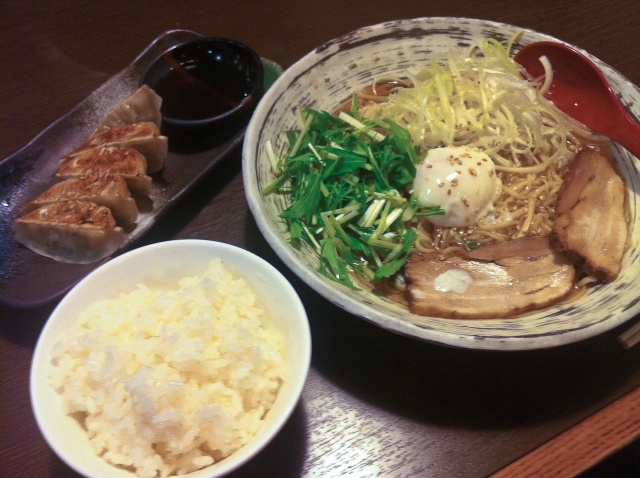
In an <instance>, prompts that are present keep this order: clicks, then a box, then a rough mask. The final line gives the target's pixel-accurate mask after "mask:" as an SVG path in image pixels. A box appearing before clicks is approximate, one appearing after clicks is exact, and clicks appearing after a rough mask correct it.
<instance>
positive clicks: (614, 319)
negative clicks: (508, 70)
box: [243, 17, 640, 350]
mask: <svg viewBox="0 0 640 478" xmlns="http://www.w3.org/2000/svg"><path fill="white" fill-rule="evenodd" d="M465 25H470V26H469V27H468V28H469V30H470V31H471V30H473V29H476V30H482V31H483V33H484V30H485V29H487V28H493V29H495V30H497V31H501V32H504V33H503V36H504V38H503V39H506V38H508V37H509V36H510V35H511V33H513V32H515V31H517V30H522V31H523V32H524V36H525V37H527V38H529V39H528V41H526V40H524V39H523V41H522V44H524V43H529V42H531V41H539V40H550V41H557V42H560V43H565V44H568V43H566V42H563V41H562V40H558V39H556V38H554V37H551V36H549V35H546V34H542V33H539V32H535V31H533V30H528V29H525V28H519V27H516V26H513V25H508V24H504V23H498V22H492V21H486V20H477V19H470V18H458V17H424V18H417V19H407V20H397V21H391V22H386V23H381V24H377V25H372V26H368V27H363V28H361V29H358V30H355V31H352V32H350V33H347V34H346V35H343V36H341V37H339V38H336V39H334V40H330V41H329V42H326V43H325V44H323V45H321V46H319V47H317V48H316V49H314V50H313V51H311V52H310V53H308V54H307V55H305V56H304V57H302V58H301V59H300V60H298V61H297V62H296V63H294V64H293V65H292V66H291V67H289V68H288V69H287V70H286V71H285V72H284V74H283V75H282V76H281V77H280V79H279V80H278V81H277V82H276V83H275V84H274V85H273V87H272V88H271V89H270V91H268V92H267V94H266V95H265V97H264V98H263V100H262V101H261V103H260V104H259V105H258V108H257V109H256V111H255V112H254V115H253V117H252V120H251V122H250V123H249V127H248V128H247V133H246V136H245V142H244V148H243V175H244V185H245V191H246V195H247V201H248V203H249V206H250V209H251V211H252V213H253V215H254V218H255V220H256V222H257V224H258V227H259V229H260V230H261V232H262V233H263V235H264V236H265V238H266V240H267V242H268V243H269V244H270V245H271V247H272V248H273V249H274V250H275V252H276V253H277V254H278V256H279V257H280V258H281V259H282V260H283V261H284V262H285V264H286V265H287V266H288V267H289V268H291V269H292V270H293V271H294V272H295V273H296V274H297V275H298V276H299V277H300V278H301V279H302V280H303V281H305V282H306V283H307V284H308V285H309V286H310V287H312V288H313V289H315V290H316V291H317V292H318V293H320V294H321V295H323V296H324V297H325V298H327V299H328V300H329V301H331V302H333V303H334V304H336V305H338V306H339V307H341V308H343V309H344V310H346V311H348V312H350V313H352V314H354V315H357V316H360V317H362V318H364V319H365V320H368V321H370V322H373V323H375V324H376V325H378V326H381V327H382V328H385V329H387V330H390V331H392V332H395V333H399V334H402V335H407V336H411V337H414V338H417V339H420V340H424V341H427V342H433V343H439V344H444V345H449V346H454V347H461V348H470V349H485V350H530V349H540V348H548V347H555V346H560V345H564V344H568V343H572V342H576V341H579V340H583V339H586V338H589V337H592V336H595V335H598V334H600V333H603V332H605V331H607V330H610V329H611V328H613V327H615V326H617V325H619V324H621V323H623V322H624V321H626V320H629V319H630V318H632V317H633V316H634V315H635V314H636V313H638V312H639V311H640V302H639V301H634V299H633V298H630V299H629V300H628V301H627V303H626V304H624V306H623V305H621V306H620V307H618V309H617V312H620V314H617V315H616V314H613V315H611V316H608V317H604V318H603V319H602V320H596V321H594V322H593V323H590V324H587V325H585V326H579V327H576V328H575V329H573V328H572V329H569V330H550V331H547V332H545V333H542V332H541V333H539V334H538V333H531V332H525V333H519V332H517V331H516V332H514V333H512V334H507V335H494V334H492V330H493V329H490V328H487V329H484V328H483V327H480V329H479V330H475V328H476V327H478V325H477V324H480V323H481V322H480V321H477V320H462V321H460V319H442V318H434V317H427V318H420V317H418V319H420V320H422V321H423V325H420V326H419V325H415V324H413V323H411V322H409V321H407V320H405V319H403V318H402V317H403V316H407V315H409V316H411V315H412V314H410V313H409V312H408V310H406V309H405V310H404V311H390V310H380V307H378V306H379V303H378V302H375V299H373V297H372V296H373V294H371V293H369V292H367V293H364V294H362V295H361V296H360V299H361V300H354V299H353V297H351V296H349V293H348V292H347V291H345V290H344V289H343V288H342V286H340V285H338V284H335V283H332V282H330V281H329V280H327V279H325V278H324V277H322V276H321V275H320V274H318V273H317V272H316V271H315V270H314V269H313V268H312V267H310V266H309V265H308V264H305V263H303V262H302V256H301V255H299V254H298V252H296V250H295V249H294V248H293V247H292V246H291V245H289V244H288V243H287V242H286V239H285V237H284V236H285V234H286V233H285V232H283V230H282V228H283V225H282V224H276V223H275V222H274V221H273V220H272V218H269V217H268V214H267V213H268V212H269V211H270V210H269V209H268V207H269V206H267V205H266V204H265V203H266V198H265V196H264V195H262V192H261V188H262V187H263V186H264V185H265V183H260V179H261V178H260V176H259V175H260V173H261V172H262V170H260V168H259V165H260V164H261V163H264V164H266V159H265V158H264V155H263V154H261V151H262V144H260V142H261V141H265V140H266V139H275V138H274V137H269V138H267V137H263V136H262V134H263V129H269V128H270V127H271V124H270V123H269V119H270V115H272V114H274V113H273V112H274V111H276V112H277V111H278V106H279V105H278V102H279V101H281V97H286V95H288V94H290V93H288V90H289V89H291V88H292V87H293V86H296V82H301V81H302V80H301V79H302V78H304V81H306V82H307V87H308V89H309V90H313V88H316V89H317V88H322V87H323V81H322V76H321V74H320V73H318V74H317V75H316V77H313V75H312V72H313V70H314V69H315V68H318V69H322V68H323V67H324V68H328V66H327V64H328V63H330V62H331V61H332V58H331V57H333V56H336V57H337V56H339V55H342V54H344V56H345V58H347V57H348V56H347V53H344V52H345V51H348V50H349V48H350V46H351V45H352V44H353V45H355V47H354V50H355V49H356V48H361V47H362V45H365V44H367V42H369V43H373V42H374V41H376V42H380V43H382V42H384V41H386V40H388V39H389V38H390V37H392V36H393V35H394V34H396V36H397V37H398V38H400V39H401V40H399V41H406V39H407V38H409V37H411V36H412V35H413V36H417V33H416V31H418V30H419V29H421V28H423V29H425V30H427V29H428V28H429V27H431V28H433V29H434V30H435V29H436V28H439V27H441V28H444V27H446V26H450V27H451V29H452V30H454V29H456V28H458V29H460V30H461V29H462V28H463V27H464V26H465ZM403 29H404V30H403ZM399 31H400V33H398V32H399ZM435 34H438V33H437V32H436V33H435ZM452 35H453V34H452ZM477 37H478V36H477V35H476V38H477ZM458 38H460V41H464V39H462V33H460V36H459V37H458ZM574 48H575V46H574ZM425 49H426V48H425ZM580 51H583V50H580ZM585 53H587V52H585ZM366 55H367V53H363V54H361V57H364V56H366ZM587 55H588V56H589V57H590V58H591V59H592V60H594V62H595V63H596V64H597V65H598V66H599V67H601V69H603V70H604V72H605V75H606V76H608V77H610V76H611V75H616V76H617V78H618V79H619V80H620V82H622V83H623V84H624V86H625V87H627V88H631V89H632V90H633V91H632V92H633V93H636V94H638V91H640V90H638V88H637V87H636V86H635V85H633V84H632V83H631V82H629V81H628V80H627V79H626V78H624V76H622V75H621V74H620V73H619V72H617V71H615V70H614V69H613V68H611V67H610V66H608V65H606V64H605V63H604V62H602V61H600V60H598V59H597V58H595V57H593V56H592V55H589V54H588V53H587ZM355 57H357V55H356V54H355V53H354V55H353V57H348V58H349V59H350V60H351V61H352V62H353V64H356V63H357V61H356V60H354V58H355ZM345 62H346V60H345ZM317 65H321V66H320V67H318V66H317ZM333 66H334V67H335V65H333ZM350 67H352V68H356V69H357V65H356V66H355V67H354V66H353V65H350ZM344 68H345V69H346V68H347V67H346V65H345V67H344ZM305 75H307V76H305ZM325 81H326V79H325ZM309 85H312V86H309ZM318 85H320V86H318ZM358 86H361V85H358ZM314 94H316V93H315V92H313V91H311V92H310V93H308V96H309V97H311V96H313V95H314ZM317 95H319V93H318V94H317ZM318 97H319V96H318ZM305 98H306V99H307V100H308V97H305ZM347 98H348V96H346V97H344V98H341V100H340V101H339V100H337V99H336V100H335V101H333V102H331V103H328V104H324V105H322V108H320V109H329V110H331V109H332V108H335V107H337V105H339V104H340V103H341V101H343V100H345V99H347ZM282 101H284V100H282ZM304 106H309V105H308V104H305V105H304ZM298 107H299V106H295V105H292V104H286V105H284V106H282V109H283V110H285V111H286V113H279V112H278V114H280V116H277V115H276V118H275V119H273V121H272V122H273V123H276V122H277V123H278V124H280V123H282V122H283V121H284V120H282V117H284V116H285V114H286V115H289V114H291V113H290V112H292V111H293V110H294V109H296V108H298ZM312 107H314V108H316V107H318V105H315V104H313V105H312ZM298 124H299V123H298ZM273 128H276V127H275V126H273ZM282 133H283V131H277V132H276V135H281V134H282ZM265 134H266V133H265ZM629 168H633V166H629ZM265 169H269V168H268V165H267V166H265ZM628 174H632V173H628ZM633 175H634V176H636V177H635V178H634V179H636V180H637V173H633ZM632 186H633V187H632ZM637 186H638V185H637V184H633V185H630V184H627V187H628V188H632V189H633V191H638V187H637ZM637 223H638V221H637V220H636V221H634V222H633V223H632V226H633V225H634V224H637ZM630 249H631V248H630ZM634 254H635V251H634ZM629 255H630V251H627V253H626V255H625V259H624V261H625V264H626V262H627V261H630V260H631V259H629V258H628V256H629ZM633 259H634V260H635V259H636V257H635V256H634V258H633ZM633 264H635V262H634V263H633ZM624 273H625V269H624V266H623V271H622V272H621V275H623V274H624ZM615 284H616V283H615V282H614V283H613V284H612V285H611V286H612V289H611V290H613V291H615V290H616V289H615V288H614V287H615ZM374 302H375V303H374ZM580 303H581V302H580V301H577V302H576V304H580ZM573 309H574V307H573V304H567V305H566V311H565V312H562V313H558V314H559V315H562V314H565V313H566V314H567V315H569V314H575V313H576V311H575V310H573ZM547 312H549V313H548V315H547V316H548V317H553V316H554V313H556V312H554V306H552V307H547V308H545V309H541V310H539V311H532V312H531V313H529V314H526V315H524V316H521V317H515V318H511V319H496V321H498V320H499V321H500V323H503V322H504V323H507V322H508V321H511V323H516V321H527V320H529V319H530V318H531V317H538V316H542V315H543V314H547ZM415 317H417V316H415ZM545 317H546V316H545ZM429 321H430V322H431V324H429ZM443 321H444V322H446V321H458V322H459V324H460V325H459V326H458V327H459V328H460V329H465V328H467V327H468V328H469V329H470V330H471V329H474V330H473V331H471V332H468V333H455V332H449V331H447V330H443V328H442V324H443V323H444V322H443ZM424 322H427V323H426V324H424ZM520 323H524V322H520Z"/></svg>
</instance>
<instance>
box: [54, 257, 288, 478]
mask: <svg viewBox="0 0 640 478" xmlns="http://www.w3.org/2000/svg"><path fill="white" fill-rule="evenodd" d="M282 347H283V346H282V338H281V337H280V335H279V334H278V332H277V331H276V330H274V329H273V326H270V322H269V318H268V317H267V316H266V314H265V312H264V311H263V309H262V308H261V307H260V305H259V304H258V298H257V295H256V293H255V292H254V291H253V290H252V288H251V286H250V284H249V283H248V281H246V280H245V279H244V278H242V277H239V276H237V275H236V274H234V273H233V272H232V271H231V270H229V269H228V268H227V267H226V266H225V265H224V264H223V263H222V262H221V261H220V260H215V261H212V262H211V264H210V265H209V268H208V270H207V272H206V273H205V274H204V275H203V276H201V277H190V278H184V279H182V280H180V281H179V287H178V288H177V289H175V290H163V291H155V290H151V289H149V288H148V287H147V286H145V285H138V288H137V289H136V290H134V291H132V292H130V293H127V294H122V295H121V296H120V297H119V298H117V299H110V300H104V301H100V302H98V303H95V304H93V305H92V306H91V307H89V308H88V309H87V310H86V311H84V313H83V314H82V315H81V316H80V318H79V322H78V326H77V329H75V330H73V331H69V334H68V336H67V337H66V338H65V339H64V340H62V341H60V342H58V343H57V344H56V346H55V347H54V350H53V352H52V365H53V367H52V373H51V384H52V385H53V387H54V388H55V389H56V390H57V392H58V393H60V394H61V396H62V400H63V407H64V411H65V412H66V413H67V414H72V415H73V416H75V417H76V418H78V419H79V420H80V421H81V422H82V423H83V424H84V426H85V427H86V429H87V432H88V437H89V440H90V442H91V445H92V447H93V449H94V451H95V452H96V454H98V455H99V456H102V457H103V458H104V459H105V460H107V461H108V462H109V463H111V464H113V465H116V466H122V467H126V468H127V469H130V470H135V472H136V473H137V474H138V475H139V476H142V477H155V476H169V475H174V474H175V475H180V474H184V473H188V472H191V471H195V470H198V469H200V468H203V467H206V466H208V465H211V464H212V463H214V462H217V461H219V460H221V459H223V458H224V457H226V456H229V455H230V454H232V453H233V452H235V451H236V450H238V449H239V448H240V447H242V446H243V445H244V444H246V443H247V442H248V441H249V440H250V439H251V438H252V437H253V436H254V435H255V434H256V433H257V431H258V430H259V428H260V426H261V423H262V421H263V418H264V415H265V413H266V411H267V410H269V408H270V407H271V406H272V404H273V402H274V400H275V397H276V394H277V392H278V389H279V387H280V385H281V383H282V380H283V373H284V364H283V348H282Z"/></svg>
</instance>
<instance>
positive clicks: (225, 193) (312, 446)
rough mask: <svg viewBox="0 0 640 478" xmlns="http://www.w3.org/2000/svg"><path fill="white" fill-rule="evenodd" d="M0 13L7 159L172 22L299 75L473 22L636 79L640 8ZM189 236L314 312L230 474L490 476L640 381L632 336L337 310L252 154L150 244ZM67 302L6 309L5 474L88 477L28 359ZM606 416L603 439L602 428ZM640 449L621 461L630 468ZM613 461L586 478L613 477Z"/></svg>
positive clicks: (518, 1) (120, 1)
mask: <svg viewBox="0 0 640 478" xmlns="http://www.w3.org/2000/svg"><path fill="white" fill-rule="evenodd" d="M0 11H1V15H0V51H1V53H0V105H1V108H0V119H1V121H0V158H4V157H6V156H8V155H10V154H11V153H13V152H15V151H17V150H18V149H20V148H21V147H22V146H24V145H25V144H26V143H27V142H28V141H29V140H30V139H31V138H33V137H34V136H35V135H36V134H37V133H38V132H39V131H41V130H42V129H43V128H45V127H46V126H47V125H49V124H50V123H51V122H52V121H54V120H56V119H57V118H58V117H60V116H62V115H63V114H65V113H66V112H68V111H69V110H70V109H72V108H73V107H74V106H75V105H76V104H77V103H78V102H79V101H81V100H82V99H83V98H85V97H86V96H87V95H88V94H89V93H90V92H91V91H93V90H94V89H95V88H96V87H98V86H99V85H100V84H102V83H103V82H104V81H106V80H107V79H108V78H109V77H111V76H112V75H113V74H115V73H116V72H118V71H119V70H121V69H122V68H124V67H125V66H126V65H127V64H128V63H129V62H130V61H132V60H133V58H135V56H136V55H137V54H138V53H139V52H140V51H142V49H143V48H144V47H145V46H146V45H147V44H148V43H149V42H150V41H151V40H153V39H154V38H155V37H156V36H158V35H159V34H160V33H161V32H163V31H165V30H171V29H175V28H184V29H190V30H194V31H197V32H199V33H202V34H204V35H207V36H222V37H230V38H234V39H237V40H239V41H241V42H244V43H246V44H248V45H250V46H251V47H253V48H254V49H255V50H256V51H257V52H258V53H259V54H260V55H261V56H263V57H266V58H269V59H271V60H274V61H276V62H278V63H279V64H281V65H282V66H283V67H287V66H289V65H291V64H292V63H293V62H295V61H296V60H297V59H298V58H300V57H301V56H303V55H304V54H306V53H307V52H308V51H310V50H311V49H313V48H314V47H316V46H318V45H320V44H321V43H323V42H325V41H326V40H329V39H331V38H334V37H337V36H340V35H342V34H345V33H347V32H349V31H351V30H353V29H356V28H358V27H361V26H365V25H370V24H375V23H380V22H383V21H386V20H392V19H399V18H410V17H421V16H467V17H475V18H483V19H490V20H495V21H501V22H506V23H511V24H516V25H519V26H522V27H526V28H531V29H534V30H538V31H541V32H544V33H547V34H551V35H554V36H556V37H558V38H561V39H563V40H566V41H568V42H571V43H573V44H575V45H578V46H580V47H582V48H584V49H586V50H587V51H589V52H591V53H592V54H594V55H595V56H597V57H599V58H600V59H602V60H603V61H605V62H607V63H609V64H610V65H611V66H613V67H614V68H616V69H618V70H619V71H620V72H622V74H624V75H625V76H627V77H628V78H629V79H630V80H631V81H632V82H634V83H636V84H640V42H639V41H638V38H639V37H640V24H639V23H638V18H640V3H638V2H636V1H635V0H611V1H609V2H602V1H599V0H586V1H579V2H557V1H555V0H539V1H538V2H528V1H523V0H512V1H510V2H501V1H499V0H491V1H489V0H477V1H476V2H468V3H465V2H440V1H435V0H413V1H398V2H388V1H387V2H382V1H378V0H367V1H362V0H357V1H350V2H344V1H341V0H325V1H323V2H303V1H291V0H279V1H274V0H264V1H261V2H258V1H249V0H234V1H222V0H213V1H211V0H210V1H204V0H182V1H180V2H177V1H166V0H157V1H155V2H152V1H150V0H137V1H124V0H115V1H113V2H95V1H90V0H78V1H75V2H64V1H61V0H51V1H48V2H38V1H36V0H20V1H17V0H6V1H4V2H2V4H1V6H0ZM176 238H201V239H210V240H217V241H222V242H227V243H230V244H235V245H237V246H240V247H243V248H246V249H248V250H250V251H252V252H254V253H256V254H258V255H260V256H262V257H264V258H266V259H267V260H269V261H271V262H272V263H273V264H275V265H276V267H278V268H279V269H280V270H281V271H282V272H283V273H284V274H285V275H286V276H287V277H288V278H289V279H290V280H291V282H292V283H293V285H294V287H295V288H296V289H297V290H298V292H299V293H300V295H301V297H302V300H303V302H304V304H305V306H306V308H307V311H308V314H309V320H310V323H311V329H312V334H313V359H312V368H311V371H310V374H309V379H308V382H307V384H306V387H305V389H304V392H303V396H302V400H301V401H300V404H299V406H298V408H297V409H296V411H295V413H294V414H293V416H292V417H291V419H290V420H289V422H288V423H287V424H286V426H285V428H284V429H283V430H282V432H281V433H280V434H279V435H278V436H277V437H276V439H275V440H274V441H273V442H272V443H271V444H270V445H269V446H268V447H267V448H266V449H265V450H264V451H263V452H262V453H261V454H260V455H259V456H258V457H257V458H255V459H254V460H253V461H251V462H250V463H248V464H247V465H246V466H245V467H243V468H241V469H240V470H238V471H237V472H236V473H235V474H234V475H233V476H237V477H244V476H271V477H294V476H307V477H320V476H322V477H339V476H352V477H356V476H357V477H369V476H398V477H401V476H434V477H435V476H441V477H448V476H461V477H482V476H487V475H491V474H492V473H495V472H497V471H498V470H500V469H502V468H504V467H505V466H507V465H509V464H510V463H512V462H514V461H516V460H518V459H519V458H521V457H523V456H524V455H526V454H528V453H529V452H531V451H532V450H534V449H536V448H537V447H538V446H540V445H543V444H545V443H547V442H548V441H549V440H551V439H553V438H554V437H556V436H558V435H559V434H561V433H563V432H565V431H567V430H568V429H571V427H573V426H574V425H576V424H579V423H580V422H581V421H583V420H585V419H587V418H588V417H590V416H593V414H594V413H596V412H597V411H599V410H604V411H603V412H601V413H606V412H607V410H612V408H604V407H607V406H608V405H610V404H611V403H612V402H614V400H616V399H618V398H619V397H621V396H623V395H625V394H626V393H628V392H631V391H633V390H635V389H636V387H638V386H640V360H639V359H640V347H637V348H632V349H630V350H625V349H623V348H622V347H621V346H620V345H619V344H618V343H617V342H616V337H617V335H618V334H619V333H620V332H621V331H622V330H624V328H625V326H623V327H621V328H619V329H618V330H613V331H610V332H609V333H606V334H604V335H602V336H600V337H597V338H593V339H590V340H586V341H584V342H582V343H577V344H572V345H567V346H564V347H559V348H554V349H550V350H540V351H534V352H517V353H497V352H478V351H471V350H459V349H453V348H447V347H443V346H438V345H432V344H426V343H422V342H419V341H417V340H413V339H410V338H406V337H402V336H398V335H393V334H391V333H389V332H386V331H384V330H382V329H379V328H377V327H375V326H373V325H371V324H369V323H366V322H365V321H363V320H361V319H359V318H357V317H354V316H351V315H349V314H347V313H345V312H343V311H341V310H339V309H338V308H336V307H335V306H333V305H332V304H331V303H329V302H328V301H327V300H325V299H324V298H322V297H320V296H319V295H318V294H316V293H315V292H314V291H312V290H311V289H309V288H308V287H307V286H306V285H305V284H304V283H302V282H301V281H300V280H299V279H297V278H296V277H295V276H294V275H293V274H292V273H291V272H290V271H288V270H287V268H286V267H285V266H284V265H283V263H282V262H281V261H280V260H279V259H278V258H277V256H276V255H275V254H274V253H273V252H272V250H271V249H270V247H269V246H268V244H267V243H266V242H265V240H264V239H263V238H262V236H261V234H260V232H259V231H258V229H257V227H256V224H255V222H254V220H253V218H252V216H251V213H250V212H249V209H248V207H247V203H246V200H245V196H244V191H243V184H242V174H241V166H240V151H239V150H237V151H235V152H234V153H233V154H231V155H230V156H229V157H228V158H227V159H225V160H224V161H223V162H222V163H221V164H219V165H218V166H217V167H216V169H215V170H214V171H213V172H212V173H211V174H210V175H208V176H207V177H206V178H205V179H204V181H202V182H201V183H200V184H199V185H198V186H197V187H196V188H194V189H193V190H191V191H190V192H189V193H188V194H187V195H186V196H185V197H184V198H183V199H182V200H181V201H180V202H179V203H178V204H177V205H176V206H175V207H174V208H173V209H172V211H171V213H170V214H169V215H168V216H166V217H165V218H164V219H163V220H162V221H161V222H159V223H158V224H157V225H156V226H155V227H154V228H153V230H152V231H151V232H150V233H149V234H148V235H146V236H145V238H144V240H143V241H142V243H144V244H146V243H151V242H156V241H161V240H169V239H176ZM54 305H55V304H51V305H47V306H43V307H39V308H36V309H12V308H9V307H6V306H2V307H0V476H3V477H4V476H6V477H34V478H35V477H47V476H56V477H68V476H75V475H74V473H73V472H72V471H71V470H70V469H69V468H68V467H66V465H65V464H63V463H62V462H61V461H60V460H59V459H58V458H57V457H56V456H55V455H54V454H53V453H52V451H51V450H50V449H49V447H48V446H47V444H46V443H45V442H44V440H43V439H42V437H41V435H40V433H39V431H38V428H37V426H36V423H35V421H34V419H33V416H32V412H31V408H30V403H29V395H28V379H29V365H30V360H31V355H32V352H33V349H34V346H35V343H36V340H37V337H38V334H39V332H40V330H41V328H42V326H43V324H44V323H45V321H46V319H47V316H48V314H49V313H50V311H51V310H52V307H53V306H54ZM636 393H637V391H636ZM625 406H626V405H625V404H624V403H623V404H622V405H621V406H619V408H620V407H621V408H622V412H621V413H624V412H625V410H628V409H629V408H628V407H627V408H624V407H625ZM618 411H619V410H618ZM605 422H606V420H605ZM598 423H599V425H598V424H596V427H595V431H592V434H595V441H598V440H597V439H598V433H599V431H602V432H603V433H604V430H605V428H606V426H605V425H606V423H605V425H602V423H603V422H598ZM572 430H575V428H573V429H572ZM619 444H621V442H620V443H619ZM634 446H635V445H631V448H627V449H626V450H627V451H626V452H623V453H622V455H618V456H619V457H620V458H619V459H617V462H616V463H617V465H616V466H631V465H630V463H631V461H630V460H631V459H632V458H633V450H634V448H633V447H634ZM543 451H544V449H543ZM547 456H549V455H547V454H545V453H542V454H541V455H539V456H538V459H537V460H538V462H539V460H540V459H542V460H544V459H545V457H547ZM540 457H542V458H540ZM583 458H584V457H583ZM560 459H562V456H561V457H560ZM568 459H570V460H574V459H576V458H575V457H573V458H568ZM579 459H580V457H578V460H579ZM585 459H588V457H586V458H585ZM598 459H599V458H598ZM637 461H638V460H637V457H636V458H635V462H636V463H635V464H636V465H637V464H638V463H637ZM614 462H615V460H613V461H611V460H609V461H607V462H605V464H604V465H600V466H599V467H596V468H595V470H594V471H592V472H590V473H591V474H592V475H593V476H596V475H598V476H600V473H601V472H603V473H604V472H606V471H607V470H608V469H609V467H610V466H613V464H614ZM590 463H591V464H593V460H592V461H591V462H590ZM621 463H622V464H621ZM565 465H566V463H565ZM635 471H636V472H638V469H636V470H635Z"/></svg>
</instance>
